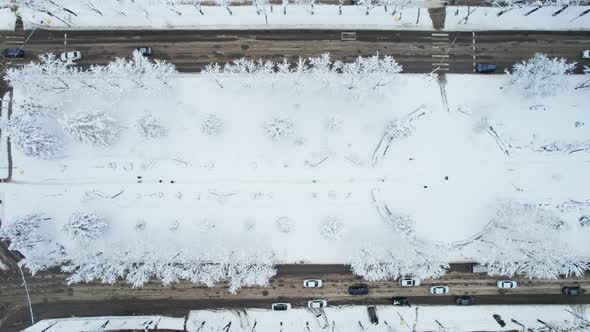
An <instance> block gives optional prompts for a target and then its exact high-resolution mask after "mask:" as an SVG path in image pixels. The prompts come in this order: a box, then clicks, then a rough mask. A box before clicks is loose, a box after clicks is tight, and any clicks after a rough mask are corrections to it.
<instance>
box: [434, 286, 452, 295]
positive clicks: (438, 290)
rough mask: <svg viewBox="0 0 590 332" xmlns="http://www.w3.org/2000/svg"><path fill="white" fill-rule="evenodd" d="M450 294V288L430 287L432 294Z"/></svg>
mask: <svg viewBox="0 0 590 332" xmlns="http://www.w3.org/2000/svg"><path fill="white" fill-rule="evenodd" d="M448 292H449V286H432V287H430V293H431V294H446V293H448Z"/></svg>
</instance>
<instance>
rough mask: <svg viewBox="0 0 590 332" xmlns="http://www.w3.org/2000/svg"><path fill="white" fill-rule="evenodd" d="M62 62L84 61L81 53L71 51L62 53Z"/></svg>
mask: <svg viewBox="0 0 590 332" xmlns="http://www.w3.org/2000/svg"><path fill="white" fill-rule="evenodd" d="M60 59H61V61H74V60H80V59H82V53H81V52H80V51H71V52H65V53H62V54H61V56H60Z"/></svg>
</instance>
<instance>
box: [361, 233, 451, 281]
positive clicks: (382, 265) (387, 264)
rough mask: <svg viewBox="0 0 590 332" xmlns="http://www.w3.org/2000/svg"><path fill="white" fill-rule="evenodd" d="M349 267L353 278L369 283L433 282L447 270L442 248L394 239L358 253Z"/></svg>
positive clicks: (410, 240) (422, 242)
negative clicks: (409, 278)
mask: <svg viewBox="0 0 590 332" xmlns="http://www.w3.org/2000/svg"><path fill="white" fill-rule="evenodd" d="M350 265H351V269H352V272H353V273H354V274H356V275H359V276H362V277H363V278H364V279H366V280H369V281H378V280H395V279H398V278H400V277H404V276H412V277H416V278H421V279H435V278H438V277H440V276H442V275H444V274H445V273H446V269H447V268H448V267H449V265H448V263H447V256H446V250H445V248H444V247H441V246H439V245H435V244H432V243H429V242H425V241H421V240H416V239H409V238H405V237H402V236H395V235H393V236H392V238H391V240H390V242H389V243H388V244H385V245H381V246H368V247H366V248H364V249H361V250H360V252H358V253H357V254H356V255H355V256H353V257H352V259H351V262H350Z"/></svg>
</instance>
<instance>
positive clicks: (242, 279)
mask: <svg viewBox="0 0 590 332" xmlns="http://www.w3.org/2000/svg"><path fill="white" fill-rule="evenodd" d="M52 223H53V220H52V219H51V218H50V217H48V216H46V215H45V214H42V213H37V214H29V215H25V216H21V217H18V218H16V220H14V221H13V222H12V223H10V224H9V225H8V226H4V227H3V228H2V229H1V230H0V238H4V239H7V240H10V249H11V250H17V251H19V252H20V253H22V254H23V255H24V256H25V257H26V258H25V259H24V261H23V263H24V264H25V265H26V266H27V267H28V268H29V270H30V271H31V273H33V274H35V273H36V272H38V271H40V270H43V269H47V268H51V267H54V266H59V267H61V269H62V271H64V272H67V273H70V274H71V275H70V276H69V277H68V282H69V283H79V282H92V281H96V280H100V281H101V282H103V283H109V284H113V283H115V282H117V280H125V281H126V282H128V283H129V284H131V285H133V286H134V287H141V286H143V285H144V284H145V283H146V282H148V281H149V280H150V279H152V278H156V279H158V280H161V281H162V283H164V284H165V285H168V284H171V283H174V282H178V281H180V280H190V281H191V282H193V283H199V284H205V285H207V286H208V287H214V286H215V284H217V283H221V282H227V283H228V284H229V290H230V292H232V293H235V292H236V291H237V290H238V289H239V288H240V287H242V286H266V285H267V284H268V280H269V279H270V278H271V277H272V276H273V275H274V274H275V273H276V270H275V268H274V267H273V259H274V257H273V254H272V253H271V252H270V251H267V250H262V249H239V250H234V249H230V248H224V249H217V250H214V249H209V250H188V249H187V250H179V251H176V252H170V251H167V250H165V249H163V248H157V249H158V250H155V251H154V250H152V249H150V248H151V247H153V246H152V245H153V244H150V245H148V244H147V243H145V245H143V246H139V247H134V248H129V247H125V246H122V247H121V248H116V247H115V248H113V247H112V246H113V245H112V244H109V241H108V238H106V237H105V233H106V232H107V230H108V222H107V221H106V220H105V219H104V218H103V217H101V216H99V215H97V214H94V213H88V212H77V213H74V214H72V215H71V217H70V219H69V220H68V221H67V222H65V223H64V224H63V225H62V227H61V229H62V231H63V232H65V233H66V234H67V235H68V237H69V240H68V239H64V240H63V242H62V243H58V242H56V241H54V239H52V238H50V237H49V236H50V234H51V227H53V226H52V225H51V224H52ZM99 239H102V240H106V241H96V240H99ZM70 240H71V241H70Z"/></svg>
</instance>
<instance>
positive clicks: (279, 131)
mask: <svg viewBox="0 0 590 332" xmlns="http://www.w3.org/2000/svg"><path fill="white" fill-rule="evenodd" d="M264 130H265V131H266V134H267V135H268V136H269V137H270V138H271V139H272V140H273V141H275V142H280V141H284V140H286V139H287V138H290V137H292V136H293V135H294V134H295V130H294V124H293V121H291V120H290V119H289V118H286V117H282V116H279V117H275V118H274V119H272V120H270V121H267V122H265V123H264Z"/></svg>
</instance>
